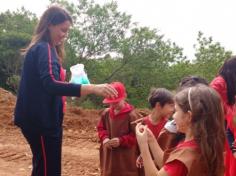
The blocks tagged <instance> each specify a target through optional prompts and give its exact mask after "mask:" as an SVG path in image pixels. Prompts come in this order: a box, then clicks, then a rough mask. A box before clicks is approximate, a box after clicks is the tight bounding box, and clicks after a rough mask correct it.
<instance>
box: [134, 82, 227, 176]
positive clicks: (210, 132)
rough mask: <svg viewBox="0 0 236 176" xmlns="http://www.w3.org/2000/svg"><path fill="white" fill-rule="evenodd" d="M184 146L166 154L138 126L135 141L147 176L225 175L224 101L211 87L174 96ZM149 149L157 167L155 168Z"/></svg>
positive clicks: (144, 129)
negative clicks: (183, 137)
mask: <svg viewBox="0 0 236 176" xmlns="http://www.w3.org/2000/svg"><path fill="white" fill-rule="evenodd" d="M173 118H174V121H175V123H176V127H177V130H178V131H179V132H182V133H184V134H185V139H184V141H183V142H181V143H179V144H178V145H177V146H176V147H175V148H173V149H171V150H167V151H165V152H163V150H162V149H161V148H160V146H159V144H158V143H157V141H156V139H155V136H154V135H153V134H152V132H151V130H149V129H148V127H147V126H145V125H142V124H140V123H139V124H138V125H137V126H136V137H137V141H138V144H139V147H140V150H141V156H142V158H143V164H144V169H145V174H146V175H147V176H150V175H156V176H187V175H188V176H200V175H201V176H209V175H211V176H222V175H223V174H224V161H223V152H224V142H225V132H224V125H223V122H224V117H223V109H222V106H221V100H220V97H219V96H218V94H217V93H216V92H215V91H214V90H213V89H211V88H210V87H207V86H204V85H199V86H195V87H190V88H186V89H183V90H182V91H180V92H178V93H177V95H176V96H175V113H174V115H173ZM149 148H150V150H151V152H152V154H153V156H154V160H155V161H156V163H157V164H158V166H159V168H161V169H160V170H159V169H157V168H156V166H155V164H154V162H153V160H152V157H151V154H150V151H149Z"/></svg>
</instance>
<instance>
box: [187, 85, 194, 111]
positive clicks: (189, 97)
mask: <svg viewBox="0 0 236 176" xmlns="http://www.w3.org/2000/svg"><path fill="white" fill-rule="evenodd" d="M191 91H192V87H190V88H189V90H188V103H189V106H190V110H191V111H192V109H193V108H192V102H191Z"/></svg>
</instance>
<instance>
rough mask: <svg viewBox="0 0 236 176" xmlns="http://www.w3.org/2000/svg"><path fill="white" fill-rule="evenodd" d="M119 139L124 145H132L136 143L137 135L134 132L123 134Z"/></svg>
mask: <svg viewBox="0 0 236 176" xmlns="http://www.w3.org/2000/svg"><path fill="white" fill-rule="evenodd" d="M119 139H120V145H121V146H122V147H132V146H133V145H135V144H136V137H135V134H134V133H133V132H132V133H129V134H127V135H124V136H121V137H120V138H119Z"/></svg>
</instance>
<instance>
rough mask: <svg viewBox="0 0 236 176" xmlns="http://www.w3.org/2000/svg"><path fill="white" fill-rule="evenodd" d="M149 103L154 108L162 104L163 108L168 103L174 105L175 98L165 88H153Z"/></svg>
mask: <svg viewBox="0 0 236 176" xmlns="http://www.w3.org/2000/svg"><path fill="white" fill-rule="evenodd" d="M148 102H149V104H150V106H151V107H152V108H154V107H155V105H156V103H160V105H161V106H162V107H163V106H164V105H165V104H167V103H170V104H172V103H174V96H173V94H172V93H171V92H170V91H169V90H167V89H165V88H152V89H151V91H150V94H149V96H148Z"/></svg>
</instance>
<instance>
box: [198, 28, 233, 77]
mask: <svg viewBox="0 0 236 176" xmlns="http://www.w3.org/2000/svg"><path fill="white" fill-rule="evenodd" d="M197 42H198V43H197V44H196V45H195V49H196V53H195V57H196V60H194V64H195V67H196V70H197V73H198V75H200V76H202V77H204V78H206V79H208V80H212V78H213V77H215V75H216V74H217V72H218V69H219V68H220V66H221V65H222V64H223V62H224V60H225V59H227V58H229V57H230V56H231V55H232V52H231V51H227V50H226V49H225V48H224V47H222V46H221V45H220V43H219V42H214V41H213V39H212V37H208V38H207V37H204V35H203V33H202V32H199V33H198V38H197Z"/></svg>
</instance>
